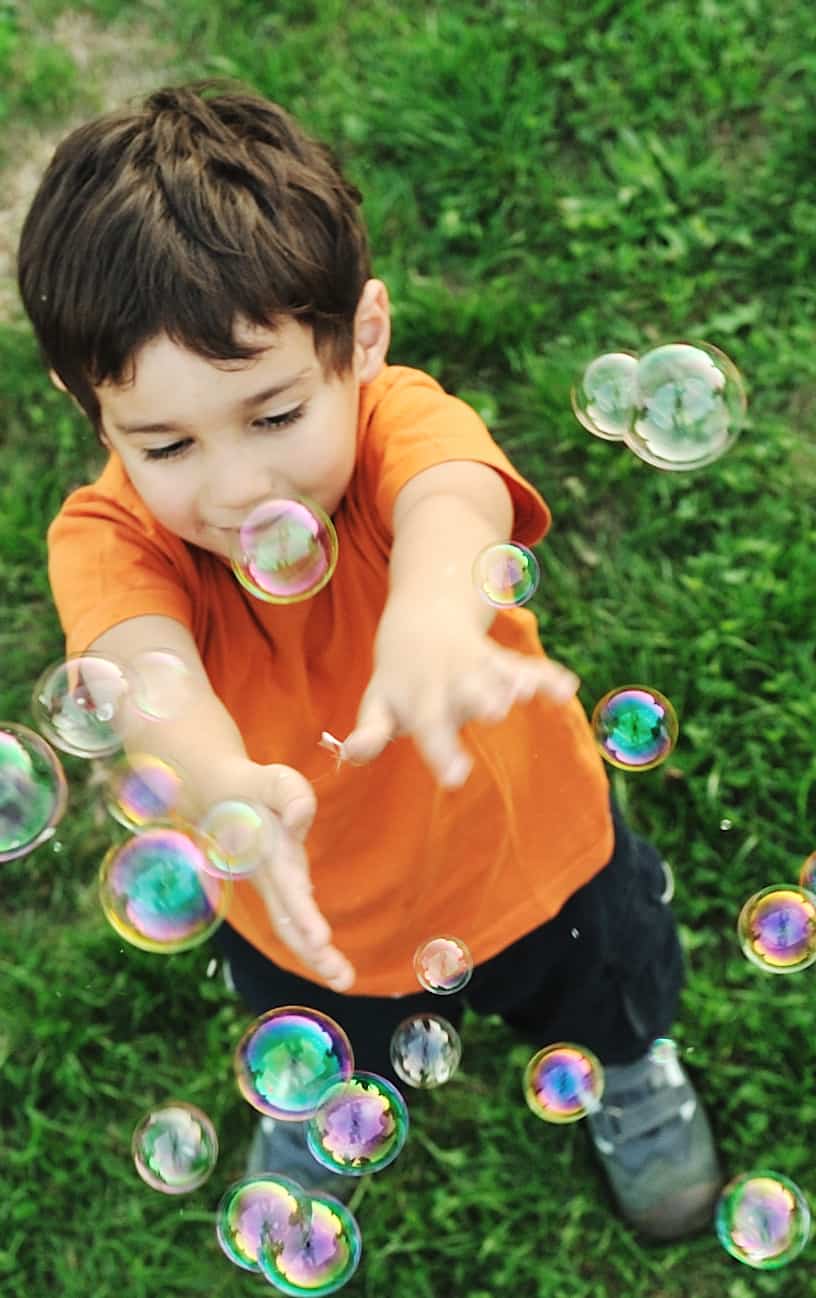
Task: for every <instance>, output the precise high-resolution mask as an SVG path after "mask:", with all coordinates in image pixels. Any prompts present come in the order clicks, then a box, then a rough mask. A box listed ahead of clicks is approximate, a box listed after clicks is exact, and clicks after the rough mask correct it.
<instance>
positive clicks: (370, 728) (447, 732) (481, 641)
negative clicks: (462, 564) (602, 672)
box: [343, 606, 580, 788]
mask: <svg viewBox="0 0 816 1298" xmlns="http://www.w3.org/2000/svg"><path fill="white" fill-rule="evenodd" d="M579 684H580V681H579V679H578V677H577V676H576V675H575V674H574V672H571V671H569V670H568V669H567V668H566V667H562V666H561V664H560V663H556V662H554V661H553V660H552V659H549V658H533V657H531V656H530V655H529V654H521V653H516V652H515V650H512V649H506V648H504V647H503V646H502V645H499V644H497V643H496V641H495V640H491V639H490V638H489V636H487V635H486V634H485V633H482V632H480V631H478V630H475V629H474V628H472V627H470V626H467V625H465V626H461V625H458V624H456V625H454V624H453V623H451V624H449V625H447V624H444V623H443V624H442V625H440V624H439V623H438V622H437V624H436V625H435V626H433V627H428V626H424V625H418V624H417V621H416V619H414V621H413V622H410V621H409V620H408V618H407V617H406V616H391V615H390V613H389V607H388V606H387V607H386V611H385V613H384V614H383V617H382V619H381V621H380V626H379V628H378V631H377V640H376V644H375V654H374V672H373V675H372V677H371V680H370V681H369V683H368V686H367V688H366V690H365V693H364V694H363V697H362V700H361V703H360V708H359V711H358V713H357V723H356V725H355V727H354V729H353V730H352V732H351V734H350V735H349V736H348V737H347V738H346V740H345V742H344V744H343V752H344V753H345V755H346V756H347V757H348V758H349V760H351V761H354V762H359V763H365V762H370V761H371V760H372V759H373V758H375V757H377V756H379V754H380V753H381V752H382V750H383V749H384V748H385V746H386V744H388V743H389V741H390V740H392V739H394V738H396V737H397V736H398V735H404V734H410V735H412V736H413V738H414V741H415V743H416V745H417V747H418V748H419V751H420V753H421V754H422V756H423V757H424V759H425V761H426V762H427V763H428V766H429V767H430V768H431V770H432V771H433V772H434V774H435V775H436V777H437V779H438V780H439V782H440V784H443V785H445V786H446V787H448V788H456V787H458V786H459V785H462V784H464V782H465V780H466V779H467V777H468V775H469V774H470V769H471V766H472V760H471V758H470V757H469V756H468V754H467V752H466V751H465V749H464V748H463V746H462V744H461V743H460V742H459V739H458V732H459V729H460V727H461V726H463V725H464V724H465V722H467V721H483V722H494V723H495V722H497V721H502V720H503V719H504V718H505V717H506V716H507V714H508V712H509V711H510V709H511V708H512V707H513V705H514V704H515V703H521V702H528V701H529V700H530V699H531V698H532V697H533V695H535V694H544V695H548V696H549V697H550V698H552V699H553V700H554V701H556V702H559V703H564V702H566V701H567V700H568V699H570V698H572V696H573V695H574V694H575V692H576V690H577V689H578V686H579Z"/></svg>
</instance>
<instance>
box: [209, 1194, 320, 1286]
mask: <svg viewBox="0 0 816 1298" xmlns="http://www.w3.org/2000/svg"><path fill="white" fill-rule="evenodd" d="M309 1217H310V1211H309V1196H308V1195H307V1194H306V1191H305V1190H304V1189H303V1187H302V1186H301V1185H300V1184H299V1183H298V1182H297V1181H293V1180H292V1179H291V1177H288V1176H283V1175H280V1174H279V1173H277V1172H262V1173H260V1175H258V1176H245V1177H242V1178H241V1180H240V1181H235V1182H233V1184H232V1185H231V1186H230V1187H229V1189H228V1190H227V1191H226V1192H225V1193H224V1195H223V1196H222V1198H221V1201H220V1202H219V1204H218V1207H217V1209H216V1214H215V1231H216V1236H217V1239H218V1243H219V1244H220V1246H221V1248H222V1250H223V1252H224V1254H225V1255H226V1256H227V1257H228V1258H229V1260H230V1262H233V1263H234V1264H235V1266H239V1267H241V1268H242V1270H244V1271H254V1272H256V1273H260V1270H261V1268H260V1266H259V1264H258V1253H259V1252H260V1248H261V1244H262V1243H263V1241H264V1240H266V1241H267V1242H268V1246H269V1247H273V1246H277V1247H279V1248H280V1247H282V1246H283V1244H284V1242H285V1241H286V1239H287V1238H288V1236H289V1234H290V1232H291V1231H296V1232H297V1239H298V1241H300V1240H301V1239H302V1237H303V1230H304V1229H305V1227H306V1225H307V1224H308V1221H309Z"/></svg>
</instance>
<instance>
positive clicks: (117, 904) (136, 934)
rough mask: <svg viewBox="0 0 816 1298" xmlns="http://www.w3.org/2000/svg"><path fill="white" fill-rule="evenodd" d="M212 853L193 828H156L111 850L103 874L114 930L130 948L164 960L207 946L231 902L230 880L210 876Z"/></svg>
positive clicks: (104, 900)
mask: <svg viewBox="0 0 816 1298" xmlns="http://www.w3.org/2000/svg"><path fill="white" fill-rule="evenodd" d="M210 848H211V844H210V841H209V840H208V839H206V838H205V837H204V835H203V834H199V833H198V831H197V830H196V829H194V828H193V826H192V825H187V826H185V827H184V828H181V827H180V826H179V825H152V826H150V827H149V828H148V829H145V830H143V831H142V832H141V833H140V834H139V835H138V836H137V837H135V838H131V839H128V841H127V842H126V843H124V844H122V845H121V846H115V847H112V848H111V849H110V850H109V851H108V852H107V854H106V855H105V858H104V860H103V862H102V865H101V867H100V870H99V897H100V901H101V903H102V909H103V911H104V912H105V917H106V918H107V920H108V923H109V924H110V925H111V927H112V928H113V929H114V930H115V931H116V932H117V933H118V934H119V936H120V937H121V938H124V940H125V941H126V942H129V943H130V944H131V946H136V947H139V948H140V949H141V950H143V951H154V952H158V953H160V954H163V955H171V954H172V953H173V952H175V951H187V950H188V949H189V948H190V947H194V946H198V945H199V944H200V943H201V942H205V941H206V940H207V938H208V937H210V935H211V934H212V933H214V932H215V930H216V929H217V928H218V926H219V924H221V922H222V921H223V919H224V916H225V915H226V912H227V909H228V908H229V903H230V900H231V897H232V884H231V882H230V880H229V879H224V878H220V877H214V876H213V875H211V874H209V873H208V872H207V869H206V863H207V857H208V853H209V851H210Z"/></svg>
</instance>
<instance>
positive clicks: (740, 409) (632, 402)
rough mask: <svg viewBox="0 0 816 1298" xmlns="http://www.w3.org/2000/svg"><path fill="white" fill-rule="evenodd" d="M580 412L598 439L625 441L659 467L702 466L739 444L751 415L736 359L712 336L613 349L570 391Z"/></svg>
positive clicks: (588, 370) (583, 375)
mask: <svg viewBox="0 0 816 1298" xmlns="http://www.w3.org/2000/svg"><path fill="white" fill-rule="evenodd" d="M571 398H572V408H573V411H574V412H575V415H576V418H577V419H578V420H579V421H580V423H582V424H583V426H584V428H586V429H588V431H589V432H590V433H593V434H594V436H595V437H602V438H604V439H605V440H606V441H610V442H623V443H624V445H626V446H628V448H629V450H631V451H633V452H634V454H635V455H637V456H638V458H639V459H641V460H644V461H645V462H646V463H647V464H651V465H653V466H654V467H655V468H658V469H669V470H675V471H677V470H683V469H699V468H702V467H703V466H704V465H706V464H711V463H713V461H714V460H717V459H719V457H720V456H721V455H724V454H725V452H726V451H727V450H728V449H729V447H730V446H732V445H733V444H734V441H735V440H736V438H737V435H738V433H739V431H740V428H741V427H742V425H743V423H744V421H745V413H746V410H747V400H746V396H745V385H744V383H743V380H742V377H741V375H740V373H739V370H738V369H737V368H736V366H735V365H734V363H733V361H732V360H730V359H729V357H728V356H726V355H725V353H724V352H721V351H720V350H719V348H718V347H713V346H712V345H711V343H706V342H695V343H689V342H671V343H665V344H663V345H662V346H660V347H654V348H652V349H651V350H650V351H647V352H644V353H643V355H642V356H637V355H635V354H634V353H632V352H606V353H604V355H603V356H598V357H596V359H595V360H593V361H592V362H591V363H590V364H589V365H588V366H587V367H586V369H585V370H584V372H583V374H582V375H581V377H580V378H579V380H578V382H577V383H576V384H575V386H574V387H573V388H572V392H571Z"/></svg>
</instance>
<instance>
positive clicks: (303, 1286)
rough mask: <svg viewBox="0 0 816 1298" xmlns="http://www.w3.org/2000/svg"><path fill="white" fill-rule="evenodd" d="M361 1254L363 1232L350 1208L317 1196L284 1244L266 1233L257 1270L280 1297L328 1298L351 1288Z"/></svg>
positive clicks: (331, 1197) (259, 1251) (314, 1196)
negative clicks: (305, 1297) (326, 1296)
mask: <svg viewBox="0 0 816 1298" xmlns="http://www.w3.org/2000/svg"><path fill="white" fill-rule="evenodd" d="M362 1248H363V1241H362V1236H361V1234H360V1227H359V1226H358V1225H357V1221H356V1219H355V1218H354V1216H353V1215H352V1213H351V1212H350V1211H349V1209H348V1208H347V1207H346V1205H345V1204H344V1203H341V1202H340V1200H339V1199H335V1198H334V1197H333V1196H332V1195H329V1194H312V1195H310V1196H309V1200H308V1211H307V1214H306V1219H305V1221H304V1222H303V1223H302V1224H300V1223H299V1224H298V1225H296V1226H295V1227H294V1228H293V1229H291V1230H289V1231H288V1232H287V1233H286V1237H285V1239H284V1240H283V1241H282V1242H281V1241H280V1240H279V1239H276V1238H275V1234H274V1232H271V1231H265V1232H264V1234H263V1239H262V1241H261V1246H260V1248H259V1250H258V1265H259V1266H260V1269H261V1272H262V1274H263V1275H264V1276H265V1277H266V1279H267V1280H268V1281H269V1283H270V1284H272V1285H274V1286H275V1288H276V1289H279V1290H280V1292H281V1293H285V1294H298V1295H299V1294H309V1295H310V1296H311V1298H323V1295H325V1294H332V1293H336V1292H337V1290H338V1289H342V1287H343V1285H346V1284H348V1282H349V1280H350V1279H351V1277H352V1276H353V1275H354V1272H355V1271H356V1270H357V1267H358V1265H359V1262H360V1257H361V1254H362Z"/></svg>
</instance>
